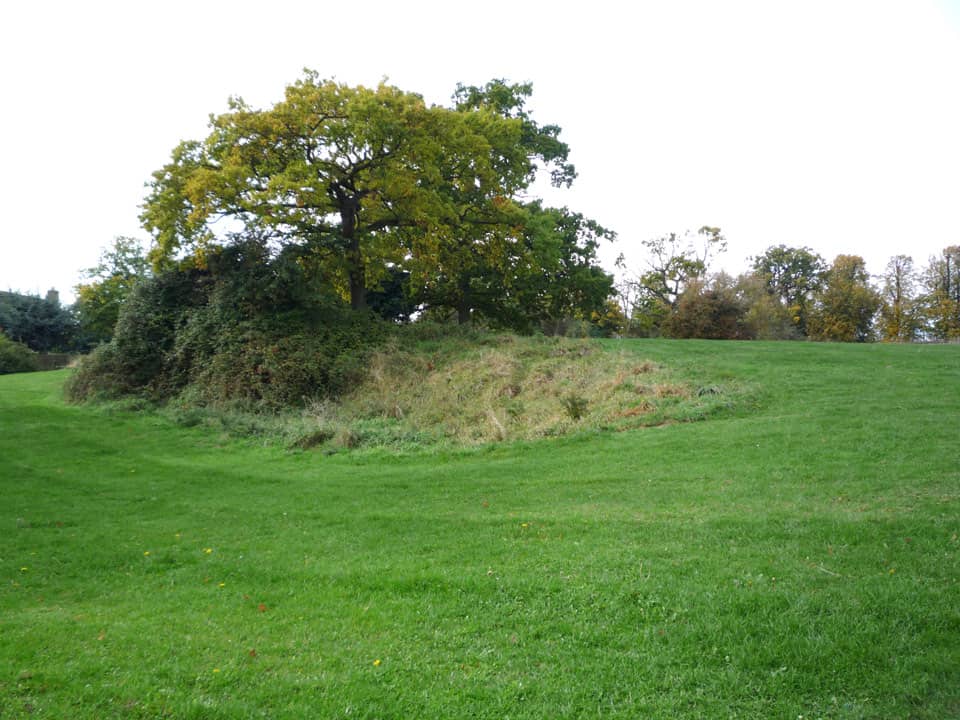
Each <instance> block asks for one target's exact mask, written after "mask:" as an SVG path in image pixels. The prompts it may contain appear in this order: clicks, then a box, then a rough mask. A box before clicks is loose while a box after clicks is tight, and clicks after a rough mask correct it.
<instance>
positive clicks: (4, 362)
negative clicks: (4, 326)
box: [0, 333, 40, 375]
mask: <svg viewBox="0 0 960 720" xmlns="http://www.w3.org/2000/svg"><path fill="white" fill-rule="evenodd" d="M39 369H40V366H39V363H38V362H37V354H36V353H35V352H34V351H33V350H31V349H30V348H28V347H27V346H26V345H24V344H23V343H18V342H14V341H13V340H10V339H9V338H8V337H7V336H6V335H4V334H3V333H0V375H5V374H7V373H20V372H33V371H34V370H39Z"/></svg>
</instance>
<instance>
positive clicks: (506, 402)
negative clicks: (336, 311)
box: [165, 328, 749, 452]
mask: <svg viewBox="0 0 960 720" xmlns="http://www.w3.org/2000/svg"><path fill="white" fill-rule="evenodd" d="M408 330H409V332H405V333H401V334H399V335H396V336H394V338H393V339H392V340H390V341H388V342H386V343H384V344H383V345H381V346H380V348H379V349H375V350H371V351H370V352H369V353H368V355H367V357H366V359H365V365H364V367H363V369H362V372H360V371H358V372H357V376H358V378H359V379H358V381H357V382H356V383H354V384H353V385H352V387H351V388H350V389H348V390H347V391H345V392H344V393H342V394H340V395H339V396H337V397H335V398H331V397H329V396H324V397H319V398H315V399H313V400H311V401H308V402H307V403H306V404H305V407H303V408H302V409H301V410H297V409H296V408H295V407H291V408H288V409H286V410H285V411H281V412H271V413H263V412H259V413H258V412H250V411H249V409H247V408H244V407H243V406H239V407H238V406H237V405H236V404H234V403H222V402H220V403H218V402H206V403H204V402H198V398H200V397H201V395H200V393H199V392H198V391H196V390H192V391H190V392H188V393H184V394H183V395H181V396H180V397H179V398H178V399H177V400H175V401H174V402H172V403H170V405H169V406H168V407H167V409H166V410H165V412H166V413H167V414H168V415H170V416H171V417H172V418H173V419H174V420H175V421H176V422H177V423H178V424H181V425H186V426H192V425H198V424H204V425H207V426H211V427H215V428H219V429H222V430H224V431H226V432H227V433H228V434H230V435H232V436H257V437H261V438H263V439H265V440H267V441H269V440H271V439H273V440H274V441H279V442H281V443H284V444H285V445H287V446H288V447H291V448H299V449H304V450H307V449H321V450H324V451H327V452H336V451H339V450H343V449H356V448H385V449H389V450H391V451H397V450H414V449H422V448H426V447H433V448H436V447H447V446H461V447H462V446H475V445H482V444H485V443H497V442H503V441H526V440H537V439H540V438H547V437H558V436H562V435H568V434H571V433H582V432H590V431H618V430H627V429H630V428H638V427H651V426H658V425H664V424H668V423H674V422H689V421H693V420H701V419H704V418H706V417H709V416H712V415H715V414H717V413H720V412H726V411H729V410H731V409H733V408H736V407H742V406H744V405H745V404H746V401H747V400H748V399H749V392H748V391H749V387H748V386H747V385H745V384H744V383H741V382H738V381H736V380H735V379H734V378H733V376H732V375H729V374H727V375H723V376H721V375H719V374H717V373H715V372H707V371H704V370H703V369H702V368H700V367H698V366H696V365H690V364H686V365H684V364H679V365H676V366H674V365H671V364H670V363H665V362H654V361H652V360H649V359H646V358H644V357H643V356H642V355H638V354H637V352H636V350H635V348H634V347H632V346H631V347H630V348H629V349H628V348H626V347H625V346H622V345H618V344H617V343H610V342H607V341H599V340H587V339H567V338H545V337H521V336H516V335H511V334H487V333H482V332H477V331H471V330H459V329H456V328H453V329H452V330H451V329H449V328H446V329H439V330H437V332H436V337H432V338H430V339H427V340H424V339H422V338H420V335H423V334H429V333H424V330H423V329H422V328H418V329H414V328H409V329H408Z"/></svg>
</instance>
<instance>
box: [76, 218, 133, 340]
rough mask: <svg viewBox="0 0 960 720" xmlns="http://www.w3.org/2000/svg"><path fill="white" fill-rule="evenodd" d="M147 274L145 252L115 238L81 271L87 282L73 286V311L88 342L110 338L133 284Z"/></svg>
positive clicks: (121, 238) (122, 238)
mask: <svg viewBox="0 0 960 720" xmlns="http://www.w3.org/2000/svg"><path fill="white" fill-rule="evenodd" d="M149 274H150V263H149V261H148V260H147V254H146V250H145V249H144V246H143V244H142V243H141V242H140V241H139V240H137V239H135V238H129V237H118V238H115V239H114V241H113V244H112V245H111V246H110V247H108V248H105V249H104V250H103V251H102V252H101V254H100V260H99V262H98V263H97V264H96V265H95V266H94V267H91V268H88V269H87V270H86V271H85V272H84V275H85V277H86V279H87V281H88V282H85V283H81V284H79V285H77V287H76V293H77V301H76V304H75V306H74V309H75V310H76V313H77V318H78V320H79V322H80V331H81V333H82V334H83V336H84V338H85V339H86V341H87V342H88V343H90V344H93V345H95V344H97V343H100V342H108V341H109V340H110V338H112V337H113V330H114V327H116V324H117V317H118V316H119V314H120V308H121V307H122V306H123V303H124V302H125V301H126V299H127V298H128V297H129V296H130V293H131V291H132V290H133V287H134V285H136V283H138V282H139V281H140V280H142V279H143V278H145V277H147V276H148V275H149Z"/></svg>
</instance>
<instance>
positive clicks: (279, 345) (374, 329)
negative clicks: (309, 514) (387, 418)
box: [67, 239, 391, 411]
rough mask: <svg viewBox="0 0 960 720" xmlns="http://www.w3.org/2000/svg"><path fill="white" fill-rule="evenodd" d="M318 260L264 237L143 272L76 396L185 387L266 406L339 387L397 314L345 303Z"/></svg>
mask: <svg viewBox="0 0 960 720" xmlns="http://www.w3.org/2000/svg"><path fill="white" fill-rule="evenodd" d="M307 267H308V266H307V265H305V264H304V263H302V262H299V259H298V257H297V256H295V255H293V254H291V253H288V252H286V251H282V252H280V253H279V254H278V255H276V256H274V255H273V254H271V253H270V252H269V250H268V248H267V245H266V243H265V242H263V241H260V240H256V239H254V240H246V241H241V242H238V243H237V244H235V245H231V246H230V247H227V248H224V249H222V250H220V251H219V252H217V253H214V254H213V255H212V256H211V257H210V258H209V261H208V264H207V267H206V268H204V269H197V268H187V269H174V270H168V271H166V272H162V273H158V274H157V275H155V276H154V277H152V278H149V279H145V280H143V281H142V282H140V283H139V284H138V285H137V286H136V288H135V289H134V291H133V292H132V294H131V296H130V298H129V300H128V301H127V303H126V304H125V305H124V307H123V309H122V311H121V313H120V317H119V319H118V321H117V326H116V331H115V334H114V338H113V340H112V341H111V342H110V343H109V344H108V345H105V346H103V347H101V348H99V349H98V350H97V351H96V352H94V353H93V354H92V355H91V356H90V357H89V358H87V359H86V360H85V361H84V362H83V363H82V364H81V366H80V368H79V369H78V371H77V373H76V374H75V376H74V377H73V378H72V379H71V381H70V382H69V383H68V386H67V396H68V397H69V398H71V399H73V400H83V399H87V398H90V397H94V396H105V397H117V396H125V395H138V396H143V397H149V398H152V399H156V400H165V399H169V398H173V397H177V396H183V397H184V398H185V399H187V400H189V401H190V402H194V403H197V404H203V405H216V404H230V405H232V406H242V407H244V408H247V409H255V410H267V411H274V410H278V409H281V408H284V407H290V406H298V405H300V406H302V405H303V404H304V402H305V401H306V400H308V399H310V398H314V397H331V396H337V395H338V394H340V393H342V392H343V391H344V390H345V389H346V388H348V387H349V386H350V385H351V384H352V383H355V382H357V380H358V378H359V377H360V376H361V375H362V372H363V363H364V358H365V355H366V352H367V350H368V349H369V348H371V347H373V346H374V345H376V344H378V343H379V342H381V341H382V340H383V339H384V338H385V337H386V335H388V334H389V333H390V332H391V326H390V325H389V324H388V323H386V322H384V321H382V320H380V319H378V318H376V317H375V316H373V315H372V314H367V313H359V312H353V311H350V310H349V309H347V308H344V307H343V304H342V302H341V301H339V300H338V299H337V298H336V297H334V296H333V295H332V294H331V290H330V288H329V287H326V286H325V285H324V284H323V283H322V282H321V281H319V280H318V279H316V278H311V277H310V275H309V272H308V270H307V269H306V268H307Z"/></svg>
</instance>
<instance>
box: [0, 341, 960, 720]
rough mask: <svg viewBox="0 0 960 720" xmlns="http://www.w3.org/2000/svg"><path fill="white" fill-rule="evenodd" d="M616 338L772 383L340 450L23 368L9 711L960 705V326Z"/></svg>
mask: <svg viewBox="0 0 960 720" xmlns="http://www.w3.org/2000/svg"><path fill="white" fill-rule="evenodd" d="M611 345H612V342H611ZM616 347H618V348H624V349H627V350H628V351H630V352H635V353H636V354H637V357H638V359H641V360H650V361H653V362H656V363H662V364H663V365H665V366H668V367H672V368H678V369H679V370H682V371H685V372H689V373H693V374H696V375H698V376H700V375H702V377H703V383H704V384H709V383H715V382H718V381H736V382H738V383H742V384H743V385H744V386H749V387H751V388H753V391H752V393H751V394H750V398H751V399H750V402H749V403H744V404H742V405H740V406H738V407H736V408H734V409H732V410H730V411H729V412H726V413H723V414H720V415H718V416H716V417H713V418H712V419H708V420H704V421H700V422H693V423H678V424H671V425H666V426H662V427H656V428H647V429H640V430H633V431H629V432H616V433H607V434H602V433H597V432H590V433H584V434H581V435H576V436H572V437H567V438H561V439H550V440H542V441H538V442H526V443H514V444H509V443H501V444H498V445H491V446H484V447H481V448H474V449H469V450H460V451H454V450H438V449H433V450H429V451H424V452H408V453H404V454H402V455H391V454H388V453H386V452H385V451H378V450H361V451H359V452H353V453H338V454H335V455H330V456H327V455H324V454H322V453H319V452H309V451H307V452H299V451H298V452H291V451H289V450H285V449H283V448H282V447H279V446H274V445H269V444H267V445H264V444H263V443H260V444H257V443H256V442H253V441H244V440H238V439H232V438H230V437H226V436H223V435H222V434H218V433H217V432H215V431H213V430H211V429H210V428H208V427H203V426H197V427H181V426H177V425H175V424H174V423H173V422H172V421H171V420H170V419H169V418H167V417H165V416H162V415H158V414H150V413H143V414H136V413H131V412H124V411H119V410H116V409H114V410H105V409H97V408H91V407H82V406H81V407H77V406H67V405H65V404H64V403H63V402H62V401H61V399H60V386H61V384H62V382H63V380H64V378H65V374H64V373H63V372H56V373H42V374H30V375H13V376H5V377H0V463H2V464H0V717H2V718H18V717H24V718H26V717H31V718H39V717H43V718H110V717H119V718H127V717H129V718H155V717H175V718H248V717H250V718H252V717H271V718H458V717H464V718H467V717H469V718H580V717H597V718H786V719H788V720H798V719H799V718H801V717H802V718H804V720H808V719H812V718H883V719H886V718H929V719H938V720H939V719H942V718H957V717H960V540H958V534H960V347H958V346H887V345H859V346H857V345H819V344H810V343H779V344H778V343H759V342H757V343H722V342H700V341H682V342H669V341H623V342H621V343H620V344H619V345H616Z"/></svg>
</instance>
